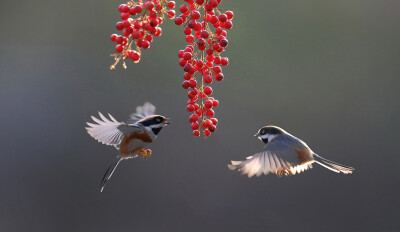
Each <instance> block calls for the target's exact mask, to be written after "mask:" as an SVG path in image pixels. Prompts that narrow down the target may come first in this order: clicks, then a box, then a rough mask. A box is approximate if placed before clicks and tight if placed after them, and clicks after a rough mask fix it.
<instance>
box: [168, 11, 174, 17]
mask: <svg viewBox="0 0 400 232" xmlns="http://www.w3.org/2000/svg"><path fill="white" fill-rule="evenodd" d="M167 15H168V18H170V19H173V18H175V11H174V10H169V11H167Z"/></svg>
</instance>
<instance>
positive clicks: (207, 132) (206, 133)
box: [204, 129, 211, 137]
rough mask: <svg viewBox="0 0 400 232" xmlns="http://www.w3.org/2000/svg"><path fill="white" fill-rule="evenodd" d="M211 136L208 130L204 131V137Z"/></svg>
mask: <svg viewBox="0 0 400 232" xmlns="http://www.w3.org/2000/svg"><path fill="white" fill-rule="evenodd" d="M210 134H211V132H210V131H209V130H208V129H205V130H204V136H206V137H207V136H209V135H210Z"/></svg>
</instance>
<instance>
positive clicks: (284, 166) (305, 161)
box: [228, 126, 354, 178]
mask: <svg viewBox="0 0 400 232" xmlns="http://www.w3.org/2000/svg"><path fill="white" fill-rule="evenodd" d="M254 136H256V137H258V138H259V139H260V140H261V141H262V142H263V143H265V144H266V145H265V146H264V150H263V151H261V152H259V153H257V154H255V155H253V156H249V157H247V159H246V160H243V161H231V163H232V164H229V165H228V167H229V169H231V170H238V171H239V172H241V173H242V174H247V176H248V177H249V178H250V177H252V176H254V175H256V176H260V175H262V174H264V175H267V174H268V173H275V174H276V175H277V176H279V177H280V176H282V175H285V176H288V175H295V174H296V173H301V172H303V171H305V170H308V169H310V168H312V163H318V164H320V165H322V166H323V167H325V168H327V169H329V170H331V171H334V172H337V173H344V174H351V173H352V172H353V171H354V168H352V167H348V166H345V165H342V164H338V163H335V162H333V161H330V160H327V159H325V158H322V157H321V156H319V155H317V154H315V153H314V152H313V151H312V150H311V149H310V148H309V147H308V146H307V144H306V143H305V142H303V141H302V140H301V139H299V138H296V137H295V136H293V135H291V134H289V133H288V132H286V131H285V130H283V129H282V128H279V127H277V126H265V127H263V128H261V129H260V130H258V132H257V133H256V134H255V135H254Z"/></svg>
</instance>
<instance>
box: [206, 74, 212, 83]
mask: <svg viewBox="0 0 400 232" xmlns="http://www.w3.org/2000/svg"><path fill="white" fill-rule="evenodd" d="M212 81H213V79H212V77H211V76H210V75H206V76H204V82H205V83H206V84H211V83H212Z"/></svg>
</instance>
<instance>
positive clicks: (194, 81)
mask: <svg viewBox="0 0 400 232" xmlns="http://www.w3.org/2000/svg"><path fill="white" fill-rule="evenodd" d="M189 85H190V87H192V88H195V87H196V86H197V81H196V80H190V81H189Z"/></svg>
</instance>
